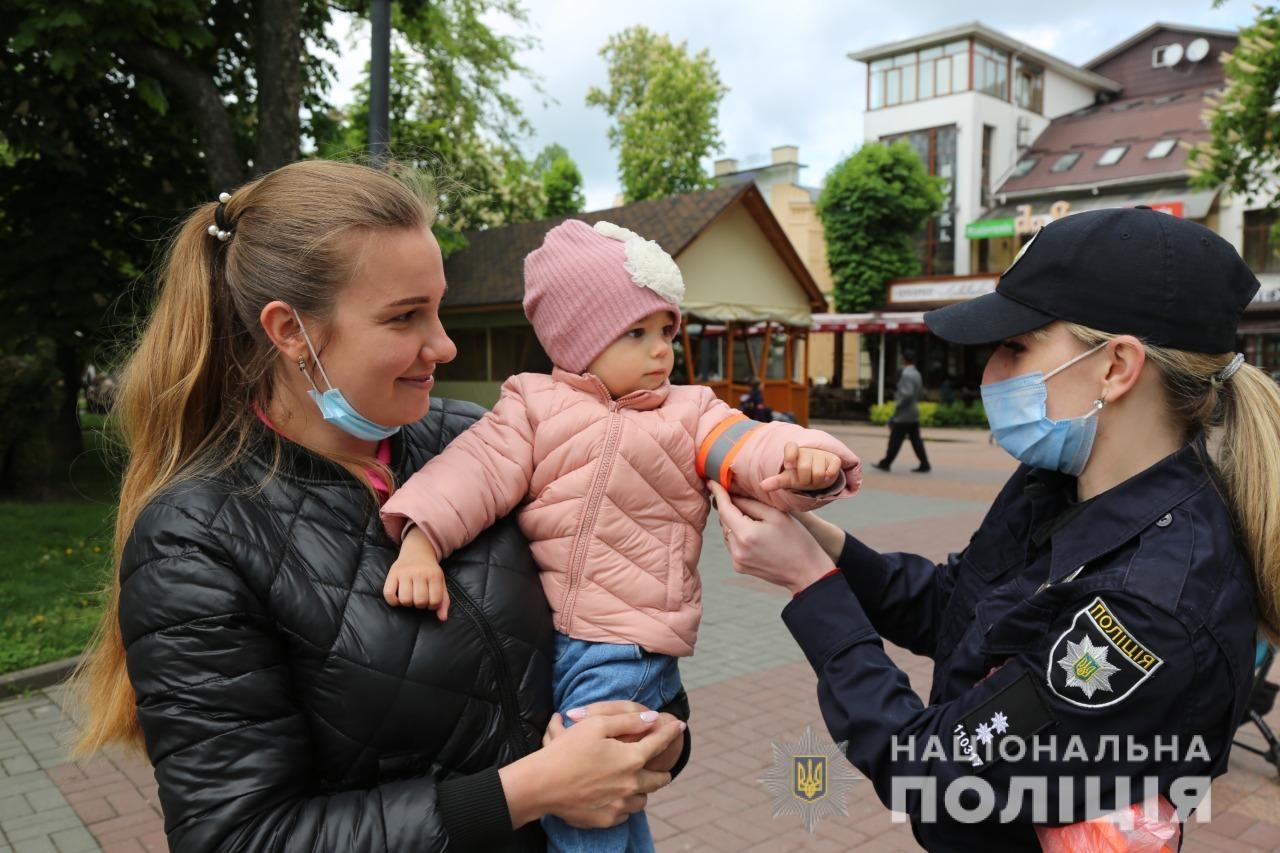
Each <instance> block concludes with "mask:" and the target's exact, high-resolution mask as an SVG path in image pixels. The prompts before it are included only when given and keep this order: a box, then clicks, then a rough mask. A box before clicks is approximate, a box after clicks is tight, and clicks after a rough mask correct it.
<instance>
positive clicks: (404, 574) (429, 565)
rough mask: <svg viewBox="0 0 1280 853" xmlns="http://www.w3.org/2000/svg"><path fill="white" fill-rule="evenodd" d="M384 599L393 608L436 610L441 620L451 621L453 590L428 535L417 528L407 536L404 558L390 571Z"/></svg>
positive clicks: (383, 589) (402, 552) (384, 588)
mask: <svg viewBox="0 0 1280 853" xmlns="http://www.w3.org/2000/svg"><path fill="white" fill-rule="evenodd" d="M382 597H383V598H385V599H386V600H387V604H390V605H391V606H392V607H416V608H418V609H419V610H434V611H435V612H436V616H437V617H439V619H440V621H442V622H443V621H444V620H445V619H448V618H449V590H448V588H447V587H446V586H445V583H444V569H442V568H441V567H440V561H439V560H437V559H436V555H435V552H434V551H433V550H432V548H431V545H430V543H429V542H427V538H426V536H424V535H423V534H422V531H420V530H418V529H417V528H416V527H415V528H412V529H411V530H410V532H409V534H408V535H406V536H405V540H404V545H403V547H402V548H401V550H400V556H399V557H397V558H396V561H395V562H394V563H392V564H391V570H390V571H389V572H387V582H386V583H385V584H383V586H382Z"/></svg>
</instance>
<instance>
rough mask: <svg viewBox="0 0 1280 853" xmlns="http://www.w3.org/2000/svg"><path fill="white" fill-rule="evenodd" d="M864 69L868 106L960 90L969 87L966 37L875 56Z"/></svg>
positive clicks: (938, 96) (889, 103) (888, 104)
mask: <svg viewBox="0 0 1280 853" xmlns="http://www.w3.org/2000/svg"><path fill="white" fill-rule="evenodd" d="M867 72H868V73H867V109H869V110H878V109H881V108H882V107H895V106H897V105H899V104H910V103H913V102H915V101H923V100H927V99H929V98H940V97H943V96H944V95H950V94H953V93H955V92H963V91H965V90H966V89H968V88H969V41H968V40H967V39H965V40H962V41H954V42H951V43H950V44H946V45H936V46H934V47H929V48H925V49H923V50H912V51H907V52H906V53H900V54H898V55H896V56H890V57H886V58H884V59H877V60H875V61H874V62H872V63H871V64H870V65H869V66H868V67H867Z"/></svg>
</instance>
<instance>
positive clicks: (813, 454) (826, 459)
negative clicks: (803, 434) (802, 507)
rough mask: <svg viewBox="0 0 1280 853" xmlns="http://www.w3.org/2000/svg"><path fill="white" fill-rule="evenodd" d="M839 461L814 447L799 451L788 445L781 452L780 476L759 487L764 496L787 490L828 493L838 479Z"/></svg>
mask: <svg viewBox="0 0 1280 853" xmlns="http://www.w3.org/2000/svg"><path fill="white" fill-rule="evenodd" d="M841 470H842V466H841V464H840V457H839V456H836V455H835V454H834V453H831V452H829V451H826V450H818V449H817V448H814V447H798V446H797V445H796V443H795V442H792V441H789V442H787V446H786V447H785V448H783V451H782V473H780V474H775V475H774V476H772V477H769V478H767V479H765V480H763V481H761V483H760V488H762V489H764V490H765V491H766V492H773V491H777V490H778V489H788V490H790V491H793V492H816V491H821V490H823V489H829V488H831V486H832V485H834V484H835V482H836V480H837V479H838V478H839V477H840V472H841Z"/></svg>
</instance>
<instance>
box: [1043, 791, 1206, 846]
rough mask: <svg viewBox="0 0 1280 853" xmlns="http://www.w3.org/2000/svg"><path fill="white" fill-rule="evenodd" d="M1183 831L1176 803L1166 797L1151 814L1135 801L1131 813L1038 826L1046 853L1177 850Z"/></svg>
mask: <svg viewBox="0 0 1280 853" xmlns="http://www.w3.org/2000/svg"><path fill="white" fill-rule="evenodd" d="M1181 832H1182V825H1181V824H1180V823H1179V822H1178V817H1177V814H1176V812H1175V810H1174V808H1173V805H1172V804H1171V803H1170V802H1169V801H1168V800H1166V799H1165V798H1164V797H1160V798H1159V801H1158V802H1157V803H1156V807H1155V809H1152V810H1151V814H1150V815H1148V813H1147V809H1146V808H1145V807H1144V805H1143V804H1142V803H1134V804H1133V805H1132V806H1130V807H1129V814H1128V815H1122V814H1118V813H1113V814H1109V815H1103V816H1102V817H1098V818H1094V819H1093V820H1085V821H1081V822H1080V823H1073V824H1071V825H1070V826H1058V827H1051V826H1037V827H1036V835H1037V836H1038V837H1039V838H1040V847H1041V848H1043V850H1044V851H1045V853H1176V851H1177V849H1178V837H1179V836H1180V835H1181Z"/></svg>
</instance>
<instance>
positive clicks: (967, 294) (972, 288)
mask: <svg viewBox="0 0 1280 853" xmlns="http://www.w3.org/2000/svg"><path fill="white" fill-rule="evenodd" d="M996 281H998V279H995V278H966V279H960V280H958V281H920V282H910V283H904V284H891V285H889V302H890V303H891V304H895V305H896V304H901V303H905V302H959V301H960V300H963V299H972V298H974V297H975V296H982V295H983V294H986V293H990V292H992V291H993V290H995V289H996Z"/></svg>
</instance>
